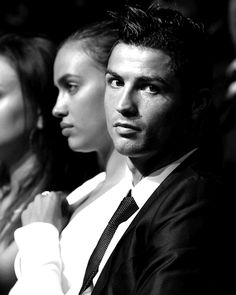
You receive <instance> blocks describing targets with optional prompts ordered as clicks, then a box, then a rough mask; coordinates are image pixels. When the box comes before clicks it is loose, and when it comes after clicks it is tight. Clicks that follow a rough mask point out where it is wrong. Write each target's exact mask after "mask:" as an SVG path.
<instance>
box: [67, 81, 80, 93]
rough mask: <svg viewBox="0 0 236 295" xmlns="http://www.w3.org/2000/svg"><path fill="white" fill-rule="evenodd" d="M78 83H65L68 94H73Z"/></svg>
mask: <svg viewBox="0 0 236 295" xmlns="http://www.w3.org/2000/svg"><path fill="white" fill-rule="evenodd" d="M78 87H79V86H78V85H77V84H75V83H67V84H66V90H67V91H68V92H69V93H70V94H75V93H76V92H77V90H78Z"/></svg>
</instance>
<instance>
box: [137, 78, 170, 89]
mask: <svg viewBox="0 0 236 295" xmlns="http://www.w3.org/2000/svg"><path fill="white" fill-rule="evenodd" d="M139 80H140V81H141V82H143V83H153V82H155V81H158V82H160V83H162V84H164V85H165V86H167V87H171V84H170V83H169V82H168V80H167V79H163V78H161V77H160V76H153V77H149V76H142V77H140V79H139Z"/></svg>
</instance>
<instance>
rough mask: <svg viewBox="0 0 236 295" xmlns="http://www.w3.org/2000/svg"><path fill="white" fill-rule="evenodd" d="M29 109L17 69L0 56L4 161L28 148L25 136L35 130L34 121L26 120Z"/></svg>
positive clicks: (0, 150)
mask: <svg viewBox="0 0 236 295" xmlns="http://www.w3.org/2000/svg"><path fill="white" fill-rule="evenodd" d="M28 107H30V106H27V105H25V104H24V100H23V97H22V91H21V85H20V81H19V78H18V75H17V73H16V71H15V69H14V68H13V67H12V66H11V64H10V62H9V61H8V59H7V58H5V57H4V56H1V55H0V157H1V159H3V160H6V159H5V157H6V158H7V157H12V155H16V154H19V152H20V150H21V149H22V148H24V147H25V146H26V136H25V135H26V134H27V133H28V132H30V130H31V129H32V128H33V127H32V125H33V122H32V119H31V118H29V120H27V122H26V119H25V118H26V116H25V114H26V112H27V110H28ZM31 113H32V112H31ZM30 117H31V116H30ZM27 118H28V116H27ZM28 137H29V136H28ZM27 146H28V143H27ZM9 153H10V154H9ZM13 153H14V154H13Z"/></svg>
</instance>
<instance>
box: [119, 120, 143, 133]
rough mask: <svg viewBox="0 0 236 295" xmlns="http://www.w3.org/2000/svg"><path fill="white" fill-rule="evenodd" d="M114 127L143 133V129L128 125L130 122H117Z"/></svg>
mask: <svg viewBox="0 0 236 295" xmlns="http://www.w3.org/2000/svg"><path fill="white" fill-rule="evenodd" d="M113 127H121V128H124V129H125V128H126V129H133V130H135V131H141V128H140V127H138V126H136V125H134V124H132V123H128V122H122V121H118V122H115V123H114V124H113Z"/></svg>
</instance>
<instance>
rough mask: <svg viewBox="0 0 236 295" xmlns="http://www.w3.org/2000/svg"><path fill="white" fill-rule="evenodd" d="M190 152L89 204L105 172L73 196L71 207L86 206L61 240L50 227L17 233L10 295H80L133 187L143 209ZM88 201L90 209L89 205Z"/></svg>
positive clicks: (39, 225)
mask: <svg viewBox="0 0 236 295" xmlns="http://www.w3.org/2000/svg"><path fill="white" fill-rule="evenodd" d="M190 153H192V152H190ZM190 153H188V154H187V155H185V156H184V157H182V158H181V159H179V160H177V161H175V162H173V163H171V164H169V165H168V166H166V167H164V168H162V169H160V170H158V171H155V172H154V173H152V174H151V175H149V176H148V177H145V178H143V179H142V180H141V181H140V182H139V183H138V184H137V185H136V186H135V187H133V188H132V184H131V174H130V172H127V175H126V177H125V178H124V179H122V180H121V182H120V183H118V184H117V185H116V186H114V187H113V188H111V189H110V190H109V191H108V192H106V193H105V194H104V195H102V196H100V197H99V198H97V199H96V200H93V201H92V202H89V199H90V197H88V198H87V196H88V195H89V192H91V191H92V190H93V189H94V188H95V187H96V186H97V185H99V184H101V183H102V182H103V181H104V179H105V173H102V174H99V175H97V176H96V177H95V178H93V179H91V180H89V181H87V182H86V183H85V184H84V185H82V186H81V187H79V188H78V189H76V190H75V191H74V192H72V193H71V194H70V195H69V196H68V201H69V202H70V203H74V202H78V201H79V202H81V205H80V206H79V207H78V209H77V211H76V212H75V214H74V215H73V217H72V219H71V221H70V223H69V224H68V225H67V227H66V228H65V229H64V230H63V232H62V234H61V237H60V239H59V234H58V231H57V229H56V228H55V227H54V226H53V225H51V224H48V223H39V222H37V223H32V224H30V225H27V226H24V227H22V228H20V229H17V230H16V232H15V240H16V243H17V245H18V248H19V252H18V255H17V258H16V260H15V271H16V275H17V278H18V281H17V283H16V284H15V286H14V287H13V289H12V290H11V292H10V293H9V295H23V294H24V295H32V294H34V295H38V294H40V295H41V294H43V295H52V294H53V295H64V294H66V295H78V293H79V290H80V288H81V286H82V282H83V278H84V274H85V270H86V266H87V262H88V260H89V258H90V255H91V253H92V252H93V249H94V248H95V246H96V244H97V242H98V240H99V238H100V236H101V234H102V232H103V230H104V229H105V227H106V225H107V223H108V221H109V220H110V218H111V216H112V215H113V213H114V212H115V210H116V208H117V207H118V205H119V203H120V202H121V200H122V199H123V198H124V196H125V195H126V194H127V192H128V191H129V189H130V188H132V196H133V197H134V199H135V201H136V203H137V205H138V207H139V210H140V209H141V208H142V206H143V205H144V204H145V202H146V201H147V200H148V198H149V197H150V196H151V194H152V193H153V192H154V191H155V190H156V188H157V187H158V186H159V185H160V183H161V182H162V181H163V180H164V179H165V178H166V177H167V176H168V175H169V174H170V173H171V172H172V171H173V170H174V169H175V168H176V167H177V166H178V165H179V164H180V163H181V162H182V161H183V160H184V159H185V158H186V157H188V156H189V154H190ZM86 202H88V206H84V205H85V204H86ZM139 210H138V211H136V212H135V214H133V215H132V216H131V217H130V218H129V219H128V220H127V221H126V222H124V223H122V224H120V225H119V227H118V229H117V231H116V232H115V234H114V236H113V238H112V240H111V242H110V244H109V246H108V248H107V250H106V252H105V255H104V257H103V259H102V261H101V263H100V266H99V271H98V273H97V275H96V276H95V278H94V280H93V283H94V284H96V281H97V279H98V277H99V275H100V273H101V271H102V269H103V267H104V265H105V264H106V262H107V260H108V258H109V256H110V255H111V253H112V251H113V250H114V248H115V246H116V245H117V243H118V242H119V240H120V238H121V237H122V235H123V234H124V232H125V231H126V229H127V228H128V226H129V225H130V223H131V222H132V220H133V219H134V218H135V216H136V215H137V214H138V212H139ZM91 291H92V286H91V288H89V289H88V290H86V293H84V294H91Z"/></svg>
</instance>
